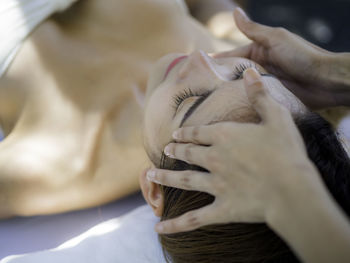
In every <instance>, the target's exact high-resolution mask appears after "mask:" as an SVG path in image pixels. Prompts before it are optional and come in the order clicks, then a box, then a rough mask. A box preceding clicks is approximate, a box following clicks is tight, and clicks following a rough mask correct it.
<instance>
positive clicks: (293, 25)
mask: <svg viewBox="0 0 350 263" xmlns="http://www.w3.org/2000/svg"><path fill="white" fill-rule="evenodd" d="M236 2H237V3H239V4H241V5H242V6H244V7H245V9H246V10H247V12H248V13H249V15H250V16H251V17H252V18H253V19H254V20H255V21H257V22H259V23H263V24H266V25H270V26H282V27H285V28H287V29H288V30H290V31H292V32H294V33H297V34H298V35H300V36H302V37H303V38H305V39H307V40H309V41H310V42H312V43H314V44H316V45H318V46H321V47H323V48H325V49H327V50H330V51H336V52H342V51H350V21H349V19H350V0H308V1H302V0H292V1H291V0H243V1H236Z"/></svg>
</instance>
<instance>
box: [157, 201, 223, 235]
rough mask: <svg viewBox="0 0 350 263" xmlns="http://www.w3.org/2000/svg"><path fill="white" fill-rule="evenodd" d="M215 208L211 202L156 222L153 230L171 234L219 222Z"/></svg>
mask: <svg viewBox="0 0 350 263" xmlns="http://www.w3.org/2000/svg"><path fill="white" fill-rule="evenodd" d="M215 209H216V208H215V205H214V204H211V205H208V206H204V207H202V208H199V209H197V210H192V211H189V212H187V213H185V214H183V215H181V216H179V217H177V218H174V219H169V220H166V221H162V222H159V223H157V225H156V227H155V230H156V231H157V232H158V233H160V234H173V233H177V232H187V231H191V230H194V229H197V228H199V227H202V226H205V225H210V224H214V223H219V222H216V221H218V220H217V213H216V211H215ZM215 219H216V221H215Z"/></svg>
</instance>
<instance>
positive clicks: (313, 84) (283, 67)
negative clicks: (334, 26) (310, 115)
mask: <svg viewBox="0 0 350 263" xmlns="http://www.w3.org/2000/svg"><path fill="white" fill-rule="evenodd" d="M234 18H235V22H236V24H237V27H238V28H239V29H240V30H241V32H242V33H243V34H245V35H246V36H247V37H248V38H249V39H251V40H252V41H253V42H252V43H251V44H249V45H246V46H243V47H240V48H237V49H235V50H233V51H228V52H223V53H218V54H216V55H214V57H215V56H216V57H226V56H237V57H245V58H248V59H251V60H253V61H255V62H257V63H258V64H260V65H262V66H263V67H264V68H265V69H266V70H267V71H268V72H269V73H271V74H273V75H275V76H276V77H277V78H278V79H279V80H281V82H282V83H283V84H284V86H286V87H287V88H288V89H289V90H290V91H292V92H293V93H294V94H295V95H296V96H297V97H299V98H300V99H301V100H302V101H303V102H304V104H306V105H307V106H309V107H311V108H313V109H320V108H324V107H331V106H340V105H345V104H348V103H350V102H349V99H350V87H345V86H346V85H341V82H346V81H348V80H346V81H345V77H346V75H348V76H349V75H350V70H349V66H350V64H349V61H350V59H349V56H347V58H346V57H345V56H344V54H345V53H344V54H338V55H337V54H336V53H332V52H328V51H326V50H324V49H321V48H319V47H317V46H315V45H313V44H311V43H310V42H307V41H306V40H304V39H302V38H301V37H299V36H297V35H296V34H293V33H291V32H289V31H287V30H286V29H284V28H273V27H268V26H265V25H261V24H258V23H255V22H253V21H252V20H250V19H249V18H248V17H247V16H246V15H245V13H244V12H243V10H242V9H240V8H236V9H235V11H234ZM345 72H347V74H346V73H345ZM340 75H342V77H340ZM341 78H342V79H341ZM349 81H350V80H349ZM343 84H344V83H343ZM344 96H346V97H347V98H348V99H347V102H344V101H343V100H344Z"/></svg>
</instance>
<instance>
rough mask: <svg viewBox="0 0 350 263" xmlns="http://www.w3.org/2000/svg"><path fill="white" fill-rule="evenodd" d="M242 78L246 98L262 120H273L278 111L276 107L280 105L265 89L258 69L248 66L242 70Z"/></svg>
mask: <svg viewBox="0 0 350 263" xmlns="http://www.w3.org/2000/svg"><path fill="white" fill-rule="evenodd" d="M243 78H244V86H245V89H246V92H247V97H248V100H249V101H250V103H251V104H252V106H253V108H254V109H255V110H256V111H257V113H258V114H259V116H260V117H261V119H262V120H263V121H264V122H269V121H270V120H274V119H275V117H276V112H280V111H279V110H277V109H279V108H281V107H282V105H280V104H279V103H278V102H277V101H275V100H274V99H273V98H272V97H271V95H270V94H269V92H268V91H267V90H266V88H265V87H264V83H263V81H262V78H261V76H260V74H259V73H258V71H257V70H256V69H254V68H248V69H246V70H245V71H244V73H243ZM276 110H277V111H276Z"/></svg>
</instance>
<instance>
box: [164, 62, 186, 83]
mask: <svg viewBox="0 0 350 263" xmlns="http://www.w3.org/2000/svg"><path fill="white" fill-rule="evenodd" d="M187 57H188V56H181V57H178V58H175V59H174V60H173V61H172V62H171V63H170V64H169V66H168V68H167V70H166V72H165V75H164V79H163V80H165V79H166V77H167V76H168V75H169V73H170V71H171V70H172V69H173V68H174V67H175V66H176V65H177V64H178V63H179V62H181V61H182V60H184V59H185V58H187Z"/></svg>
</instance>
